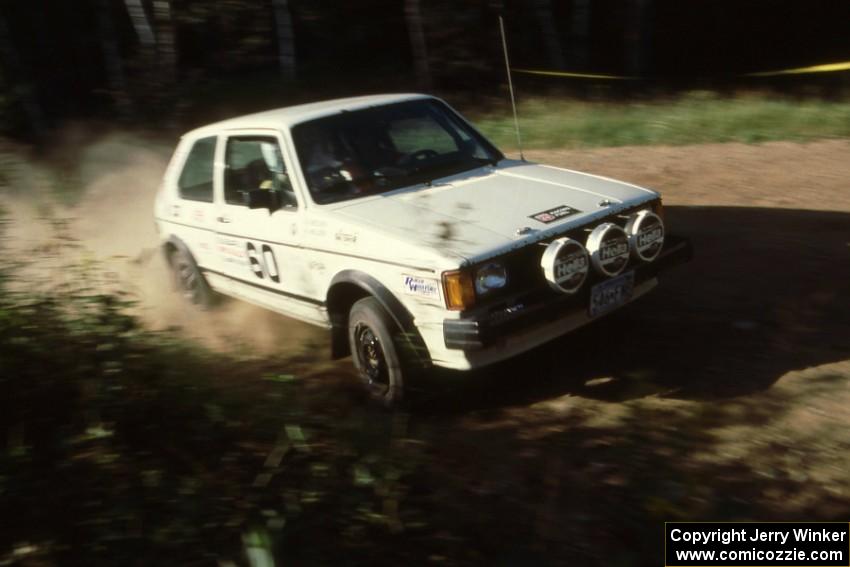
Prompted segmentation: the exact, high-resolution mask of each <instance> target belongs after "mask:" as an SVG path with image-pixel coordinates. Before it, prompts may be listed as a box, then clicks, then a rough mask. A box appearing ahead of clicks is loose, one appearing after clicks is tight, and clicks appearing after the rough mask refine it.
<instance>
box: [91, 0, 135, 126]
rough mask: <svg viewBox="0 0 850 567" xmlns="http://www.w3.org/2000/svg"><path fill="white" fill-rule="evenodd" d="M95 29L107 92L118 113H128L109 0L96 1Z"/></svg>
mask: <svg viewBox="0 0 850 567" xmlns="http://www.w3.org/2000/svg"><path fill="white" fill-rule="evenodd" d="M96 10H97V30H98V36H99V37H98V39H99V41H100V51H101V53H102V54H103V61H104V65H105V68H106V81H107V84H108V85H109V92H110V95H111V96H112V99H113V100H114V101H115V106H116V107H117V109H118V113H119V114H121V115H122V116H126V115H127V114H128V113H129V110H130V108H129V106H130V100H129V98H128V96H127V80H126V78H125V75H124V62H123V60H122V59H121V51H120V50H119V49H118V39H117V38H116V35H115V24H114V22H113V21H112V12H111V9H110V7H109V0H98V1H97V6H96Z"/></svg>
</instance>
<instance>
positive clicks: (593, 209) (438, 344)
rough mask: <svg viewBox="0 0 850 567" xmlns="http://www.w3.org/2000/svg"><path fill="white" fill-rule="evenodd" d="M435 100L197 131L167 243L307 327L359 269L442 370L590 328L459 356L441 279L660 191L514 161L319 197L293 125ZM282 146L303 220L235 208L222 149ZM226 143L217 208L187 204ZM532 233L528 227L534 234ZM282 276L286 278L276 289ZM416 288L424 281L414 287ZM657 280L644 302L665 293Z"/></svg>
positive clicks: (215, 283)
mask: <svg viewBox="0 0 850 567" xmlns="http://www.w3.org/2000/svg"><path fill="white" fill-rule="evenodd" d="M431 98H432V97H428V96H425V95H381V96H373V97H357V98H352V99H342V100H338V101H329V102H324V103H315V104H309V105H301V106H296V107H290V108H287V109H280V110H275V111H270V112H264V113H258V114H254V115H249V116H244V117H240V118H235V119H232V120H227V121H224V122H220V123H217V124H213V125H210V126H205V127H203V128H199V129H197V130H193V131H192V132H189V133H188V134H186V135H185V136H184V137H183V139H182V140H181V142H180V144H179V146H178V148H177V150H176V151H175V154H174V157H173V158H172V161H171V164H170V165H169V167H168V169H167V171H166V174H165V177H164V179H163V184H162V187H161V189H160V191H159V193H158V195H157V200H156V205H155V213H156V218H157V224H158V227H159V230H160V235H161V237H162V239H163V241H164V242H165V241H167V240H168V239H169V238H171V237H176V238H178V239H179V240H180V241H182V242H184V243H185V244H186V246H187V247H188V248H189V250H190V251H191V254H192V255H193V256H194V258H195V260H196V263H197V264H198V266H199V267H200V268H201V269H202V270H203V271H204V273H205V275H206V277H207V280H208V282H209V283H210V285H211V286H212V287H213V288H214V289H215V290H216V291H219V292H221V293H224V294H227V295H232V296H235V297H238V298H240V299H243V300H246V301H249V302H252V303H255V304H257V305H260V306H262V307H265V308H268V309H271V310H273V311H276V312H279V313H281V314H283V315H286V316H289V317H293V318H296V319H300V320H303V321H306V322H308V323H312V324H316V325H321V326H325V327H330V320H329V316H328V313H327V309H326V306H325V301H326V299H327V294H328V289H329V287H330V285H331V283H332V281H333V279H334V277H335V276H337V275H338V274H340V273H342V272H344V271H346V270H355V271H358V272H362V273H364V274H368V275H369V276H371V277H373V278H374V279H376V280H377V281H378V282H380V283H381V284H382V285H383V286H384V287H385V288H386V289H387V290H388V291H389V292H390V293H392V294H393V296H395V298H397V299H398V301H399V302H400V303H401V304H402V305H403V306H404V307H405V308H406V309H407V310H408V311H409V312H410V314H411V315H412V316H413V319H414V320H415V324H416V329H417V330H418V331H419V333H420V335H421V337H422V339H423V341H424V343H425V346H426V347H427V349H428V352H429V355H430V357H431V359H432V361H433V363H434V364H436V365H439V366H444V367H449V368H457V369H468V368H472V367H476V366H481V365H483V364H489V363H492V362H496V361H498V360H502V359H505V358H508V357H510V356H513V355H515V354H517V353H520V352H522V351H525V350H528V349H529V348H532V347H534V346H537V345H539V344H541V343H543V342H546V341H547V340H550V339H552V338H554V337H556V336H558V335H561V334H564V333H566V332H568V331H570V330H572V329H574V328H576V327H578V326H581V325H583V324H585V323H587V322H588V321H589V318H588V316H587V315H585V314H579V315H575V316H573V317H571V318H570V319H569V320H561V321H558V322H556V323H555V324H547V325H544V326H541V327H539V328H535V329H532V330H529V331H526V332H523V333H520V334H518V335H516V336H512V337H509V338H506V339H505V340H504V341H501V343H499V344H495V345H492V346H488V347H486V348H483V349H480V350H475V351H470V352H467V351H464V350H458V349H449V348H447V347H446V344H445V338H444V334H443V321H445V320H451V319H458V318H460V316H461V315H460V313H459V312H457V311H449V310H447V309H446V307H445V305H446V304H445V298H444V297H443V294H444V291H443V289H442V284H441V276H442V273H443V272H445V271H449V270H456V269H458V268H460V267H462V266H465V265H469V264H472V263H475V262H480V261H483V260H486V259H488V258H492V257H496V256H498V255H501V254H504V253H505V252H507V251H510V250H513V249H516V248H521V247H524V246H527V245H529V244H531V243H533V242H536V241H538V240H544V239H546V238H551V237H552V235H555V234H559V233H562V232H564V231H565V230H566V229H568V228H569V227H573V226H583V225H586V224H587V223H589V222H591V221H594V220H596V219H602V218H603V217H605V216H609V215H612V214H614V213H616V212H617V211H620V210H625V209H631V208H634V207H635V206H639V205H642V204H644V203H649V202H651V201H656V200H658V198H659V195H658V194H657V193H655V192H654V191H651V190H648V189H644V188H640V187H637V186H634V185H631V184H628V183H622V182H618V181H614V180H611V179H607V178H604V177H599V176H595V175H589V174H585V173H580V172H576V171H571V170H565V169H559V168H554V167H549V166H542V165H536V164H532V163H527V162H523V161H514V160H508V159H503V160H501V161H500V162H499V163H498V164H496V165H492V166H484V167H480V168H478V169H474V170H472V171H467V172H464V173H461V174H458V175H452V176H448V177H444V178H440V179H436V180H434V181H433V182H432V183H430V184H419V185H415V186H411V187H406V188H402V189H397V190H394V191H391V192H387V193H383V194H379V195H373V196H364V197H360V198H357V199H352V200H348V201H343V202H339V203H335V204H328V205H317V204H316V203H314V202H313V200H312V199H311V196H310V194H309V191H308V190H307V185H306V181H305V177H304V175H303V172H302V171H301V166H300V164H299V163H298V160H297V159H296V155H295V152H294V150H293V147H294V146H293V141H292V138H291V135H290V132H289V129H290V128H291V127H292V126H293V125H295V124H298V123H300V122H303V121H306V120H311V119H314V118H319V117H322V116H327V115H330V114H334V113H339V112H342V111H343V110H356V109H359V108H367V107H370V106H376V105H382V104H389V103H394V102H401V101H406V100H417V99H431ZM235 135H239V136H243V135H261V136H272V137H275V138H277V140H278V142H279V144H280V146H281V152H282V155H283V158H284V161H285V164H286V168H287V172H288V175H289V179H290V181H291V183H292V186H293V189H294V191H295V194H296V196H297V199H298V203H299V206H298V209H297V210H285V209H279V210H276V211H274V212H272V213H270V212H269V211H268V210H267V209H255V210H250V209H248V208H247V207H244V206H235V205H227V204H225V203H224V199H223V183H224V167H225V166H224V163H225V158H224V147H225V140H226V139H227V137H228V136H235ZM209 136H217V137H218V145H217V149H216V156H215V165H214V190H213V192H214V197H215V202H214V203H205V202H198V201H188V200H184V199H180V198H179V196H178V190H177V179H178V177H179V175H180V172H181V170H182V166H183V162H184V161H185V159H186V156H187V154H188V151H189V148H190V147H191V145H192V144H193V143H194V142H195V141H196V140H198V139H201V138H205V137H209ZM563 205H566V206H569V207H572V208H573V209H576V212H575V213H574V214H570V215H569V216H565V217H564V218H561V219H558V220H557V221H555V222H551V223H548V224H544V223H541V222H539V221H537V220H535V219H533V218H531V216H532V215H534V214H537V213H540V212H541V211H546V210H549V209H552V208H554V207H559V206H563ZM525 227H527V228H529V229H531V230H530V231H528V230H526V231H523V230H521V229H523V228H525ZM249 243H250V245H252V246H254V248H255V249H256V250H257V251H258V252H259V253H260V254H262V253H263V252H262V251H263V250H265V249H266V248H264V247H267V248H268V250H269V251H270V254H271V255H272V257H273V259H274V261H275V262H276V267H275V268H274V269H268V270H266V271H265V272H263V274H262V277H259V276H258V275H257V273H256V266H255V265H252V261H251V257H250V254H249V252H248V247H249ZM272 276H275V277H276V278H277V281H274V278H272ZM411 281H413V282H415V285H412V284H411V283H410V282H411ZM656 283H657V282H656V280H655V279H654V278H653V279H652V280H651V281H649V282H645V283H644V284H643V285H642V286H639V287H638V288H636V289H635V293H634V296H633V298H632V299H636V298H637V297H639V296H640V295H643V294H644V293H646V292H647V291H649V289H651V288H652V287H654V286H655V284H656Z"/></svg>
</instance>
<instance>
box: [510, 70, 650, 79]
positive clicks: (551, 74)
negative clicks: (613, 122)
mask: <svg viewBox="0 0 850 567" xmlns="http://www.w3.org/2000/svg"><path fill="white" fill-rule="evenodd" d="M511 71H513V72H514V73H525V74H526V75H544V76H548V77H576V78H579V79H607V80H612V81H633V80H635V79H639V78H640V77H623V76H620V75H594V74H590V73H567V72H566V71H538V70H536V69H511Z"/></svg>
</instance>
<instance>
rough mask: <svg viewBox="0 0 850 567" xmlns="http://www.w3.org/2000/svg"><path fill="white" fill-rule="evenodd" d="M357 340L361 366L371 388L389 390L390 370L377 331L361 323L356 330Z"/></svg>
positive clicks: (378, 390) (381, 390) (383, 391)
mask: <svg viewBox="0 0 850 567" xmlns="http://www.w3.org/2000/svg"><path fill="white" fill-rule="evenodd" d="M354 336H355V339H356V341H357V355H358V358H359V360H360V368H361V369H362V370H363V374H364V376H365V378H366V381H367V383H368V385H369V387H370V388H372V389H374V390H376V391H377V392H379V393H385V392H386V391H387V390H389V387H390V380H389V370H388V368H387V360H386V357H385V356H384V349H383V348H382V347H381V341H380V340H379V339H378V336H377V335H376V334H375V332H374V331H373V330H372V329H371V328H370V327H369V326H368V325H364V324H362V323H361V324H359V325H357V327H356V328H355V330H354Z"/></svg>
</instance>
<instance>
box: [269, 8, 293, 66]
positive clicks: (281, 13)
mask: <svg viewBox="0 0 850 567" xmlns="http://www.w3.org/2000/svg"><path fill="white" fill-rule="evenodd" d="M272 8H273V9H274V21H275V30H276V33H277V59H278V64H279V66H280V75H281V77H283V78H284V80H287V81H291V80H293V79H295V32H294V29H293V27H292V12H290V9H289V0H272Z"/></svg>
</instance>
